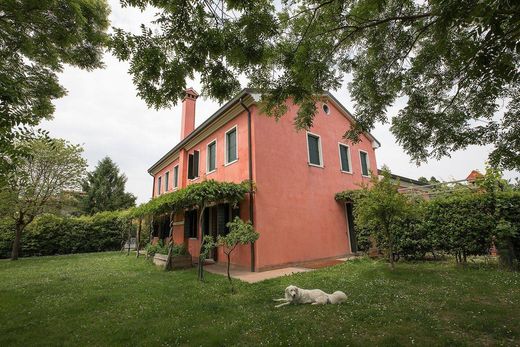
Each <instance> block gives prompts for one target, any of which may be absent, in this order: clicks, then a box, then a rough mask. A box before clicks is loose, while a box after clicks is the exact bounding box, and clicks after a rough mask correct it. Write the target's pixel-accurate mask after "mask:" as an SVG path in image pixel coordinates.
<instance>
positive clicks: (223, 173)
mask: <svg viewBox="0 0 520 347" xmlns="http://www.w3.org/2000/svg"><path fill="white" fill-rule="evenodd" d="M235 126H236V127H237V148H238V160H237V161H235V162H233V163H231V164H227V165H226V164H225V152H224V151H225V145H224V144H225V134H226V132H227V131H228V130H230V129H232V128H233V127H235ZM214 140H216V141H217V150H216V169H215V171H213V172H211V173H208V172H207V146H208V144H210V143H211V142H213V141H214ZM196 150H198V151H199V152H200V153H199V177H198V178H195V179H188V178H187V170H188V166H187V160H184V161H183V162H185V163H186V165H182V164H181V165H180V166H179V187H185V186H187V185H190V184H193V183H199V182H202V181H204V180H210V179H214V180H216V181H226V182H235V183H240V182H242V181H243V180H246V179H248V178H249V172H248V167H249V152H248V147H247V113H246V112H245V111H244V112H242V113H241V114H239V115H238V116H236V117H235V118H233V119H232V120H230V121H229V122H227V123H225V124H224V125H223V126H222V127H220V128H219V129H217V130H216V131H214V132H212V133H210V134H209V135H208V136H206V137H205V138H204V139H203V140H201V141H200V142H199V143H197V144H196V145H195V146H193V147H192V148H190V149H189V150H188V151H186V155H188V154H191V153H193V152H194V151H196ZM177 163H179V160H175V162H172V163H171V164H168V165H167V166H166V167H165V168H163V169H161V170H160V171H159V172H158V173H157V175H155V188H154V191H155V194H156V195H157V180H158V177H159V176H161V177H163V178H162V180H163V182H164V174H165V172H166V171H167V170H169V171H170V181H171V180H172V179H173V167H174V166H175V165H177ZM181 171H183V172H181ZM181 173H183V174H181ZM183 177H184V182H182V179H183ZM170 185H171V183H170ZM163 186H164V183H163ZM170 191H171V190H170ZM163 193H164V190H163ZM248 203H249V202H248V199H246V200H245V201H243V202H242V203H241V204H240V217H241V218H242V219H245V220H247V219H249V216H248V211H249V210H248ZM181 235H182V236H181ZM183 236H184V227H183V226H182V225H179V226H175V227H174V240H175V242H176V243H182V241H183ZM200 240H201V237H200V235H198V238H196V239H195V238H191V239H189V240H188V249H189V251H190V254H191V255H192V256H193V257H197V256H198V254H199V249H200ZM218 259H219V260H225V259H226V258H225V254H224V253H223V250H222V249H219V254H218ZM231 262H232V263H233V264H236V265H240V266H244V267H249V264H250V262H251V252H250V247H249V246H239V247H237V248H236V249H235V250H234V251H233V254H232V258H231Z"/></svg>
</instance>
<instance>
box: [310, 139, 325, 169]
mask: <svg viewBox="0 0 520 347" xmlns="http://www.w3.org/2000/svg"><path fill="white" fill-rule="evenodd" d="M307 150H308V154H309V157H308V159H309V165H314V166H321V167H323V161H322V158H321V140H320V137H319V136H318V135H315V134H311V133H309V132H308V133H307Z"/></svg>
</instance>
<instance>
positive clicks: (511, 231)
mask: <svg viewBox="0 0 520 347" xmlns="http://www.w3.org/2000/svg"><path fill="white" fill-rule="evenodd" d="M495 204H496V205H495V206H496V215H497V219H498V221H497V227H496V229H495V246H496V247H497V250H498V254H499V256H500V262H501V263H502V264H503V265H504V266H506V267H508V268H510V269H516V270H518V269H520V192H518V191H512V192H505V193H500V194H497V196H496V200H495Z"/></svg>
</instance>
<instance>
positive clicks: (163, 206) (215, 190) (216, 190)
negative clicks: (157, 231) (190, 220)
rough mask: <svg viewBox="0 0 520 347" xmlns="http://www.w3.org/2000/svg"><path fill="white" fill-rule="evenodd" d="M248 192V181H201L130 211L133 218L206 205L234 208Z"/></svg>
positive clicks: (160, 196)
mask: <svg viewBox="0 0 520 347" xmlns="http://www.w3.org/2000/svg"><path fill="white" fill-rule="evenodd" d="M248 192H249V181H244V182H242V183H232V182H217V181H215V180H207V181H202V182H200V183H194V184H190V185H188V186H187V187H186V188H182V189H179V190H176V191H174V192H171V193H167V194H162V195H159V196H158V197H156V198H153V199H152V200H150V201H148V202H147V203H144V204H141V205H139V206H137V207H136V208H133V209H131V210H130V213H131V214H132V215H133V216H134V217H144V216H147V215H154V214H163V213H171V212H172V211H173V212H177V211H182V210H184V209H187V208H192V207H199V208H202V206H204V205H205V204H208V203H213V202H215V203H218V202H227V203H229V204H231V205H232V206H236V205H237V204H238V203H239V202H240V201H241V200H243V199H244V197H245V195H246V193H248Z"/></svg>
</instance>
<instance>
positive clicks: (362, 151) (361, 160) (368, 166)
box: [359, 149, 370, 177]
mask: <svg viewBox="0 0 520 347" xmlns="http://www.w3.org/2000/svg"><path fill="white" fill-rule="evenodd" d="M361 153H365V154H366V155H367V171H368V175H363V159H362V157H361ZM359 165H361V166H360V169H361V170H360V171H361V176H363V177H370V157H369V156H368V152H367V151H364V150H362V149H360V150H359Z"/></svg>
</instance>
